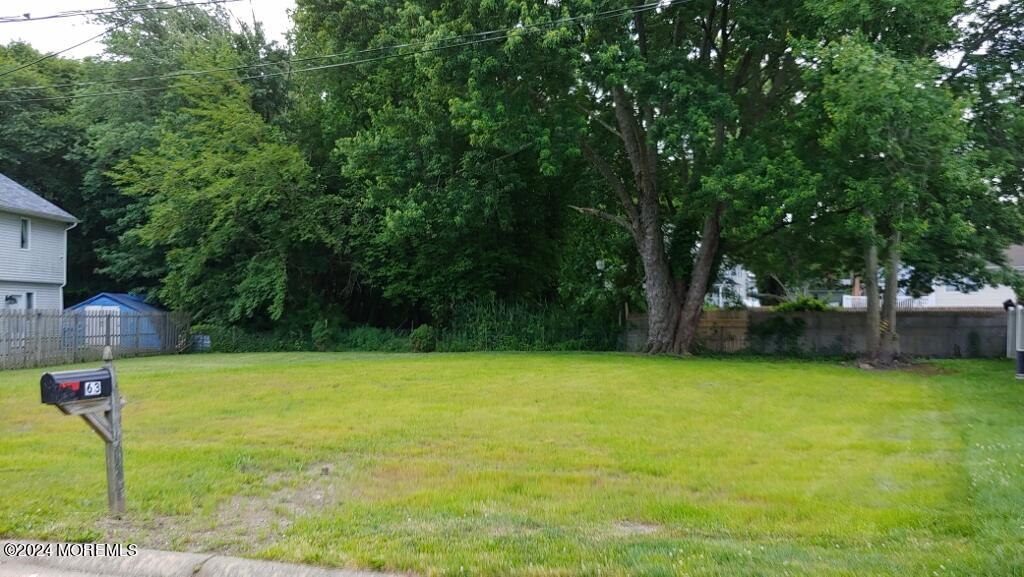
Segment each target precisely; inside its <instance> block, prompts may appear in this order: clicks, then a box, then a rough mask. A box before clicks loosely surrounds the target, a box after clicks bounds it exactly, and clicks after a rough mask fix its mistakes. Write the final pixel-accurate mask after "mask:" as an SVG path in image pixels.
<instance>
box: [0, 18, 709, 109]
mask: <svg viewBox="0 0 1024 577" xmlns="http://www.w3.org/2000/svg"><path fill="white" fill-rule="evenodd" d="M687 1H690V0H659V1H656V2H651V3H648V4H641V5H637V6H629V7H625V8H618V9H614V10H607V11H604V12H598V13H594V14H586V15H581V16H573V17H567V18H561V19H558V20H552V21H549V22H543V23H538V24H530V25H520V26H515V27H511V28H503V29H495V30H488V31H485V32H474V33H471V34H464V35H461V36H453V37H449V38H445V39H442V40H440V41H438V40H425V41H419V42H412V43H404V44H395V45H391V46H382V47H378V48H367V49H363V50H359V51H356V52H349V53H337V54H326V55H318V56H307V57H303V58H295V59H291V60H285V61H281V62H268V63H261V64H254V65H248V66H229V67H223V68H211V69H206V70H195V71H181V72H173V73H169V74H163V75H153V76H140V77H135V78H127V79H117V80H107V81H95V82H85V83H70V84H53V85H41V86H34V87H12V88H8V89H0V90H29V89H42V88H58V87H68V86H75V87H87V86H94V85H99V84H120V83H128V82H139V81H145V80H174V79H178V78H183V77H194V76H203V75H209V74H215V73H218V72H231V71H238V70H247V69H253V68H262V67H266V66H282V65H291V64H296V63H302V62H310V61H314V60H323V59H328V58H337V57H342V56H346V57H351V56H356V55H360V54H368V53H374V52H383V51H386V50H398V49H403V48H409V47H415V46H424V45H427V44H432V43H436V42H450V41H452V40H465V41H462V42H456V43H454V44H441V45H435V46H431V47H429V48H425V49H422V50H414V51H410V52H397V53H392V54H383V55H379V56H373V57H369V58H362V59H358V60H346V61H343V62H334V63H330V64H322V65H317V66H308V67H306V68H297V69H289V70H286V71H279V72H271V73H265V74H254V75H248V76H241V77H235V78H230V79H222V78H215V79H212V80H207V81H204V82H203V83H204V84H213V83H217V82H225V81H229V82H230V81H242V80H256V79H262V78H272V77H278V76H287V75H291V74H299V73H303V72H313V71H317V70H327V69H332V68H343V67H348V66H356V65H360V64H368V63H372V62H380V61H383V60H390V59H394V58H404V57H408V56H416V55H419V54H426V53H431V52H438V51H441V50H447V49H451V48H460V47H465V46H471V45H475V44H482V43H485V42H495V41H499V40H505V39H507V38H509V35H510V34H512V33H515V32H519V31H523V30H531V29H543V28H549V27H553V26H557V25H561V24H566V23H571V22H576V21H579V20H603V19H608V18H613V17H616V16H622V15H625V14H638V13H641V12H648V11H651V10H655V9H658V8H667V7H670V6H673V5H676V4H680V3H683V2H687ZM469 38H475V39H473V40H466V39H469ZM166 89H167V86H152V87H145V88H133V89H126V90H114V91H108V92H92V93H89V92H87V93H80V94H69V95H62V96H49V97H40V98H24V99H16V100H0V104H13V103H22V102H45V101H54V100H69V99H75V98H94V97H100V96H115V95H121V94H132V93H138V92H152V91H158V90H166Z"/></svg>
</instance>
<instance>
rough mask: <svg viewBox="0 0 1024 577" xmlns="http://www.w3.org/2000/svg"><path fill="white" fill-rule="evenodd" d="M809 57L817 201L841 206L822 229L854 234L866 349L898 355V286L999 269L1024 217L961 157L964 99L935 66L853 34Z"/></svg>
mask: <svg viewBox="0 0 1024 577" xmlns="http://www.w3.org/2000/svg"><path fill="white" fill-rule="evenodd" d="M817 54H818V56H817V58H816V59H815V60H814V64H815V65H814V66H812V67H809V70H808V73H807V76H808V78H809V79H810V82H809V86H808V87H809V89H810V91H811V96H809V97H808V106H809V108H811V109H812V110H817V111H820V113H821V114H822V120H821V122H820V123H815V124H814V126H815V127H816V130H817V134H818V138H819V141H820V144H821V151H820V152H821V155H820V160H821V162H820V165H819V166H820V170H821V171H822V173H823V175H824V184H825V187H826V191H827V192H828V195H829V196H828V197H825V198H828V200H827V202H828V203H831V204H834V205H836V206H842V207H847V208H848V209H850V210H849V213H848V214H849V216H848V218H847V219H846V220H845V222H843V223H841V224H840V223H834V224H833V227H834V228H833V234H834V235H836V236H839V237H843V236H844V235H845V236H846V238H849V239H851V241H853V239H859V242H857V244H859V245H860V246H861V247H862V250H863V271H864V275H863V278H864V281H865V285H866V293H867V301H868V311H867V314H868V328H867V334H866V341H867V350H868V356H869V358H871V359H872V360H879V361H882V362H889V361H892V360H893V359H894V358H895V357H896V356H898V354H899V345H898V335H897V332H896V308H897V294H898V291H899V288H900V285H901V282H903V284H908V282H907V281H909V284H911V285H916V286H920V285H921V284H922V280H926V281H934V280H935V279H936V278H970V279H975V281H986V280H991V279H992V278H994V277H995V276H996V275H997V274H999V273H1005V272H1007V271H1006V269H1005V267H1004V269H1003V270H1000V269H999V268H992V267H993V265H995V266H996V267H998V265H1005V257H1004V256H1003V252H1004V251H1005V249H1006V247H1007V246H1008V245H1009V244H1010V243H1011V242H1014V241H1020V240H1021V239H1022V238H1024V236H1022V234H1021V232H1020V231H1021V225H1022V224H1024V222H1022V221H1021V219H1020V213H1019V211H1018V210H1017V209H1016V208H1015V207H1014V206H1013V205H1012V204H1011V203H1008V202H1006V200H1005V199H1004V198H1001V196H1000V195H999V192H998V190H996V189H995V188H994V187H992V186H991V185H990V184H988V183H987V182H986V181H985V179H984V178H983V175H982V173H981V172H980V171H979V170H978V168H977V166H976V165H975V163H974V162H973V161H972V158H971V155H970V154H969V150H968V124H967V123H966V122H965V121H964V116H965V103H964V102H963V101H961V100H957V99H956V98H954V96H953V95H952V93H951V91H950V90H949V89H948V88H946V87H944V86H942V85H941V84H940V83H939V80H940V77H941V73H942V71H941V69H940V68H939V67H938V66H937V65H936V64H935V63H934V62H932V61H930V60H928V59H924V58H918V59H910V58H908V59H900V58H898V57H897V56H896V55H895V54H893V53H892V52H889V51H887V50H885V49H884V48H881V47H879V46H878V45H877V44H873V43H871V42H869V41H867V40H866V39H865V38H864V37H863V36H862V35H856V36H853V37H849V38H845V39H842V40H840V41H837V42H834V43H832V44H830V45H829V46H828V47H826V48H825V49H823V50H821V51H819V52H818V53H817ZM837 224H838V225H839V226H836V225H837ZM854 242H856V241H854ZM880 255H881V258H883V259H884V265H880V263H879V260H880ZM906 267H909V270H910V271H911V272H910V274H909V278H908V279H904V278H903V277H904V276H905V274H904V270H905V268H906ZM880 269H884V278H885V281H886V282H885V292H884V295H882V298H881V299H880V298H879V296H880V295H879V284H878V278H879V270H880ZM880 303H881V309H879V306H880Z"/></svg>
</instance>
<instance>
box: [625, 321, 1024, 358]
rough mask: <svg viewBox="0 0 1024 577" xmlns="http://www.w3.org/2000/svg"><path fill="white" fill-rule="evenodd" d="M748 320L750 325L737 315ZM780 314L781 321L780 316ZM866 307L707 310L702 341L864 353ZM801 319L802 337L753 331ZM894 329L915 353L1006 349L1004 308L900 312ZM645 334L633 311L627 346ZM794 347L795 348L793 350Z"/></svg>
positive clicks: (977, 353)
mask: <svg viewBox="0 0 1024 577" xmlns="http://www.w3.org/2000/svg"><path fill="white" fill-rule="evenodd" d="M743 318H745V319H746V330H744V329H743V324H742V322H741V323H737V320H739V319H743ZM780 319H781V320H780ZM866 321H867V318H866V315H865V313H864V311H844V310H836V311H823V312H792V313H777V312H774V311H772V310H771V309H750V310H747V311H708V312H706V313H704V316H703V317H702V319H701V329H700V331H699V334H700V335H701V341H702V344H703V345H704V346H705V347H706V348H708V349H710V350H714V351H720V352H737V351H742V350H748V351H753V352H759V353H768V354H772V353H779V354H784V353H792V352H800V353H805V354H817V355H851V354H854V355H855V354H860V353H863V352H864V327H865V323H866ZM766 322H770V323H776V324H780V323H782V322H785V323H788V324H789V326H795V325H797V324H799V323H802V324H803V330H802V331H799V336H798V337H796V338H795V339H793V338H788V339H787V338H783V337H778V336H768V337H763V336H759V333H763V332H764V331H763V330H762V331H758V330H756V329H755V330H754V331H751V330H750V328H751V327H752V326H757V325H762V323H766ZM896 328H897V331H898V332H899V335H900V349H901V350H902V352H903V353H904V354H906V355H910V356H915V357H935V358H953V357H1002V356H1004V355H1005V352H1006V313H1005V312H1003V310H1002V309H920V310H907V311H899V313H898V314H897V315H896ZM646 338H647V319H646V316H645V315H634V316H631V317H630V319H629V322H628V324H627V331H626V335H625V343H626V348H627V350H632V351H638V350H640V349H641V348H642V347H643V344H644V342H645V341H646ZM794 346H795V349H796V350H795V351H794V350H793V348H794Z"/></svg>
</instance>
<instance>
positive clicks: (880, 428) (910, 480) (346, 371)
mask: <svg viewBox="0 0 1024 577" xmlns="http://www.w3.org/2000/svg"><path fill="white" fill-rule="evenodd" d="M119 367H120V369H121V371H120V375H121V382H122V388H123V391H124V394H125V396H126V397H127V398H128V400H129V404H128V405H127V407H126V408H125V411H124V430H125V462H126V468H127V488H128V493H127V494H128V508H129V515H128V517H127V518H126V519H124V520H121V521H113V520H108V519H106V518H105V509H106V495H105V488H104V487H105V485H104V483H105V480H104V477H103V470H104V469H103V449H102V444H101V442H100V440H99V439H98V438H97V437H96V436H95V435H94V434H93V433H92V432H91V431H90V430H88V429H87V427H86V426H85V424H84V423H83V422H81V421H80V420H78V419H76V418H72V417H65V416H62V415H61V414H59V413H58V411H57V410H56V409H54V408H52V407H47V406H42V405H40V404H39V392H38V376H39V374H40V373H41V371H40V370H31V371H17V372H6V373H0V419H2V423H3V424H2V425H0V431H3V432H2V434H0V536H6V537H27V538H42V539H53V540H81V539H103V540H114V541H121V542H135V543H139V544H142V545H144V546H150V547H161V548H176V549H188V550H201V551H221V552H228V553H234V554H242V555H248V556H255V557H264V558H271V559H280V560H286V561H299V562H308V563H316V564H321V565H336V566H350V567H363V568H380V569H388V570H398V571H411V572H416V573H421V574H448V575H460V574H482V575H506V574H518V575H722V576H742V575H751V576H754V575H815V576H817V575H856V576H865V575H926V576H945V575H964V576H967V575H970V576H980V575H992V576H995V575H999V576H1005V575H1024V537H1022V536H1024V384H1021V383H1019V382H1017V381H1015V380H1014V379H1013V369H1012V366H1011V364H1010V363H1009V362H1008V361H949V362H943V363H939V364H936V365H932V366H926V367H919V368H918V369H917V370H913V371H892V372H879V371H863V370H860V369H856V368H852V367H846V366H839V365H835V364H827V363H813V362H806V363H805V362H770V361H755V360H717V359H706V360H705V359H693V360H679V359H668V358H664V359H662V358H646V357H639V356H629V355H616V354H447V355H444V354H432V355H374V354H315V353H309V354H262V355H255V354H247V355H199V356H181V357H162V358H151V359H135V360H126V361H122V362H120V363H119Z"/></svg>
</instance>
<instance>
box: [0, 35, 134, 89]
mask: <svg viewBox="0 0 1024 577" xmlns="http://www.w3.org/2000/svg"><path fill="white" fill-rule="evenodd" d="M114 28H117V26H114V27H111V28H107V29H106V30H104V31H103V32H100V33H99V34H97V35H95V36H93V37H92V38H89V39H86V40H83V41H81V42H79V43H78V44H75V45H73V46H68V47H67V48H64V49H63V50H58V51H56V52H50V53H49V54H44V55H42V56H40V57H39V58H36V59H35V60H32V61H31V62H26V63H24V64H22V65H20V66H15V67H14V68H11V69H8V70H4V71H3V72H0V78H3V77H4V76H7V75H8V74H14V73H15V72H17V71H19V70H24V69H26V68H28V67H29V66H35V65H36V64H39V63H40V62H42V61H44V60H49V59H50V58H53V57H54V56H59V55H61V54H64V53H65V52H67V51H69V50H74V49H75V48H78V47H79V46H82V45H85V44H88V43H90V42H92V41H93V40H96V39H97V38H100V37H102V36H106V35H107V33H108V32H111V31H113V30H114Z"/></svg>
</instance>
